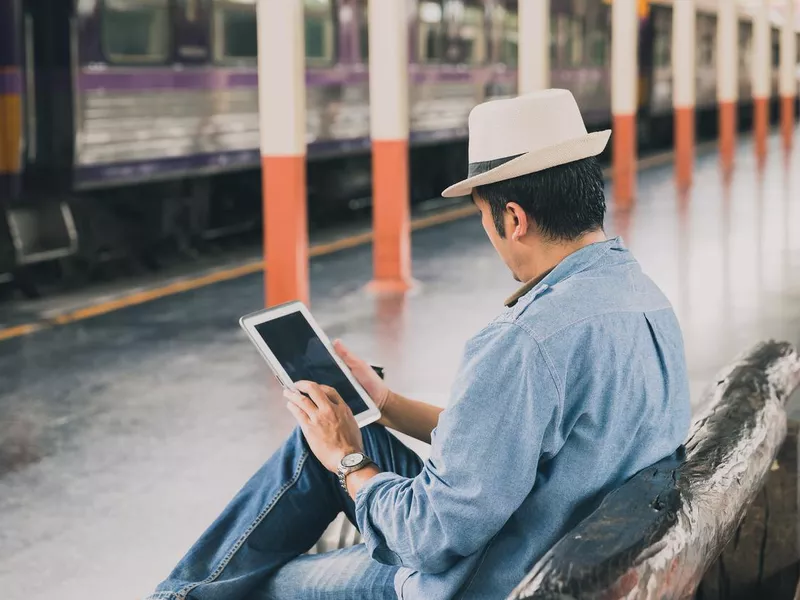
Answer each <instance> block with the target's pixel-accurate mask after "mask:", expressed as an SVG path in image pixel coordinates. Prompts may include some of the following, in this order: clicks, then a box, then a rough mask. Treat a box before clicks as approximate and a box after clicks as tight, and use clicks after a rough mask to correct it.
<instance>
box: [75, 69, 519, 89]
mask: <svg viewBox="0 0 800 600" xmlns="http://www.w3.org/2000/svg"><path fill="white" fill-rule="evenodd" d="M410 75H411V80H412V81H413V82H414V83H416V84H421V83H426V82H429V83H459V82H471V81H474V80H476V79H484V80H488V79H494V80H495V81H512V80H514V79H515V78H516V71H511V70H505V71H502V72H497V73H494V72H492V70H491V69H481V70H468V69H440V68H436V67H432V68H424V69H422V68H412V69H411V70H410ZM368 76H369V75H368V72H367V70H366V69H364V68H360V67H356V68H350V67H346V68H333V69H326V70H309V71H307V72H306V83H307V85H309V86H310V87H320V86H326V85H345V84H348V85H354V84H366V82H367V78H368ZM257 85H258V75H257V73H256V70H255V69H219V68H203V69H192V70H174V69H170V68H156V69H140V70H136V71H130V70H117V69H114V70H110V69H109V70H108V71H105V70H102V71H101V70H98V71H90V70H84V71H83V72H82V73H81V74H80V79H79V83H78V87H79V89H80V90H81V91H83V92H90V91H100V90H106V91H108V90H113V91H121V92H125V91H127V92H133V91H140V90H175V89H177V90H219V89H229V88H239V87H244V88H253V87H256V86H257Z"/></svg>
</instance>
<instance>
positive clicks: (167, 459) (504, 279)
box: [0, 138, 800, 600]
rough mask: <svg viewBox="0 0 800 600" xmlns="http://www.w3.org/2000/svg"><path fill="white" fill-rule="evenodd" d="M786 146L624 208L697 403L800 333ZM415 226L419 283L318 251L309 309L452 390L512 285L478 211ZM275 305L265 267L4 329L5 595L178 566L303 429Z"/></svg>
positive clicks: (138, 586)
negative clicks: (477, 335)
mask: <svg viewBox="0 0 800 600" xmlns="http://www.w3.org/2000/svg"><path fill="white" fill-rule="evenodd" d="M796 143H797V144H798V146H800V138H798V140H797V142H796ZM770 152H771V154H770V160H769V162H768V164H767V165H766V168H765V170H764V172H763V174H761V175H758V174H757V169H756V166H755V163H754V160H753V149H752V145H751V144H750V143H749V142H748V141H745V142H744V143H743V144H742V145H741V147H740V150H739V156H738V163H737V170H736V173H735V175H734V179H733V181H732V184H731V185H730V186H729V187H727V188H725V187H724V186H722V185H721V176H720V174H719V171H718V168H717V158H716V156H715V155H713V154H712V155H709V156H706V157H702V158H700V159H699V161H698V165H697V171H696V180H695V186H694V189H693V191H692V193H691V195H685V196H681V195H678V194H676V192H675V189H674V185H673V179H672V171H671V169H670V168H668V167H662V168H656V169H653V170H649V171H646V172H644V173H642V174H641V176H640V179H639V198H640V200H639V202H638V204H637V206H636V208H635V210H634V211H633V212H632V213H630V214H629V215H624V214H614V213H612V214H611V215H610V216H609V220H608V231H609V233H610V234H614V235H616V234H621V235H623V237H624V239H625V240H626V242H627V243H628V245H629V246H630V247H631V248H632V249H633V251H634V253H635V255H636V256H637V257H638V258H639V260H640V262H641V263H642V264H643V266H644V268H645V269H646V270H647V271H648V272H649V273H650V274H651V276H652V277H653V278H654V279H655V280H656V281H657V282H658V283H659V284H660V285H661V286H662V288H663V289H664V290H665V292H666V293H667V295H668V296H669V297H670V299H671V300H672V302H673V303H674V305H675V308H676V310H677V313H678V315H679V318H680V320H681V323H682V325H683V329H684V334H685V338H686V345H687V354H688V361H689V365H690V373H691V378H692V393H693V397H694V400H695V402H697V399H698V398H699V395H700V393H701V391H702V388H703V387H704V386H705V385H706V384H707V383H709V382H710V381H711V380H712V377H713V375H714V373H715V372H716V371H717V369H719V368H720V367H721V366H722V365H723V364H724V363H725V362H727V361H728V360H730V359H731V358H732V357H733V356H734V355H736V354H737V353H739V352H740V351H742V350H744V349H746V348H747V347H748V346H749V345H751V344H753V343H755V342H756V341H758V340H761V339H765V338H770V337H776V338H782V339H786V340H789V341H791V342H793V343H798V341H800V339H799V338H800V236H798V235H797V233H796V230H797V226H796V225H797V224H798V223H800V194H798V192H800V181H799V180H800V150H797V151H796V152H795V154H794V155H793V157H792V158H791V159H790V161H789V162H788V163H785V161H784V159H783V155H782V153H781V152H780V148H779V144H778V140H777V138H773V139H772V140H771V145H770ZM413 244H414V245H413V251H414V276H415V277H416V278H417V279H418V280H419V282H420V284H419V286H418V288H417V289H416V291H415V292H414V293H413V294H411V295H409V297H407V298H405V299H377V298H374V297H371V296H370V295H368V294H367V293H365V292H363V291H362V288H363V286H364V284H365V283H367V281H368V279H369V275H370V269H371V255H370V250H369V248H368V247H367V248H357V249H353V250H348V251H343V252H340V253H337V254H334V255H331V256H327V257H324V258H320V259H316V260H314V261H313V262H312V269H311V272H312V311H313V312H314V314H315V315H316V316H317V318H318V320H319V321H320V323H321V324H322V326H323V327H324V328H325V329H326V331H327V332H328V333H329V335H330V336H331V337H339V336H340V337H342V338H344V339H345V340H346V341H347V342H348V343H349V344H350V345H351V346H352V347H353V349H354V350H356V351H357V352H359V353H360V354H362V355H363V356H364V357H366V358H369V359H371V360H373V361H376V362H379V363H381V364H383V365H384V366H385V367H386V369H387V374H388V380H389V382H390V383H391V384H392V385H393V386H395V387H396V388H397V389H398V390H399V391H402V392H404V393H406V394H408V395H410V396H414V397H419V398H421V399H425V400H428V401H432V402H437V403H442V404H444V403H445V401H446V398H447V392H448V388H449V385H450V381H451V378H452V377H453V375H454V372H455V369H456V367H457V363H458V359H459V354H460V351H461V348H462V345H463V342H464V341H465V340H466V339H467V338H468V337H469V336H470V335H471V334H472V333H473V332H475V331H477V330H478V329H479V328H480V327H482V325H483V324H485V322H486V321H487V320H489V319H490V318H491V317H492V316H493V315H494V314H495V313H496V312H497V311H499V310H500V309H501V308H502V302H503V299H504V298H505V297H506V296H507V295H508V293H509V292H511V291H513V290H514V289H515V288H516V284H515V282H514V281H513V280H512V279H511V277H510V276H509V274H508V273H507V271H506V269H505V268H504V267H503V265H502V264H501V263H500V261H499V259H498V258H497V257H496V256H495V254H494V251H493V250H492V248H491V246H490V245H489V243H488V241H487V240H486V239H485V235H484V233H483V231H482V229H481V226H480V223H479V221H478V218H477V216H476V217H471V218H467V219H464V220H462V221H458V222H455V223H450V224H448V225H443V226H441V227H437V228H433V229H429V230H425V231H422V232H418V233H417V234H415V236H414V242H413ZM261 303H262V283H261V276H260V275H252V276H247V277H243V278H240V279H237V280H234V281H228V282H224V283H220V284H216V285H214V286H211V287H206V288H203V289H199V290H194V291H191V292H187V293H184V294H181V295H177V296H172V297H168V298H163V299H160V300H157V301H154V302H152V303H148V304H144V305H141V306H135V307H131V308H128V309H124V310H121V311H118V312H114V313H111V314H108V315H104V316H100V317H96V318H94V319H90V320H87V321H82V322H78V323H73V324H70V325H66V326H63V327H57V328H54V329H50V330H46V331H41V332H38V333H35V334H32V335H29V336H26V337H21V338H17V339H13V340H9V341H5V342H3V343H1V344H0V597H2V598H3V599H4V600H22V599H24V600H52V599H54V598H58V599H59V600H78V599H81V600H86V599H95V598H97V599H103V600H116V599H120V600H132V599H134V598H138V597H141V596H142V595H143V594H145V593H146V592H147V591H148V590H150V589H151V588H152V587H153V586H154V585H155V584H156V583H157V582H158V581H159V580H160V579H161V578H162V577H163V576H165V575H166V574H167V572H168V570H169V569H170V568H171V567H172V565H173V564H174V562H175V561H176V560H177V559H178V558H179V557H180V556H181V555H182V553H183V552H184V551H185V550H186V549H187V547H188V546H189V544H190V543H191V542H192V541H194V539H195V538H196V537H197V536H198V535H199V534H200V533H201V532H202V530H203V529H204V527H205V526H206V525H207V524H208V523H209V522H210V521H211V519H212V518H213V517H214V516H215V515H216V514H217V513H218V511H219V510H220V509H221V508H222V507H223V506H224V505H225V504H226V503H227V501H228V500H229V499H230V498H231V497H232V495H233V494H234V493H235V492H236V491H237V489H238V488H239V486H240V485H241V484H242V483H243V482H244V481H245V480H246V479H247V478H248V477H249V476H250V474H251V473H252V472H253V471H254V470H255V469H256V468H257V467H258V466H259V465H260V464H261V462H263V460H265V458H266V457H267V456H268V455H269V454H270V453H271V452H272V451H273V450H274V449H275V448H276V447H277V446H278V445H279V444H280V443H281V441H282V439H283V438H284V436H285V435H286V434H287V433H288V431H289V430H290V428H291V427H292V421H291V418H290V415H289V414H288V413H287V412H286V411H285V409H284V408H283V401H282V399H281V396H280V393H279V391H278V390H277V388H276V386H275V384H274V382H273V380H272V377H271V376H270V374H269V371H268V369H267V368H266V366H265V365H264V364H263V362H262V360H261V358H260V357H259V356H258V354H257V353H256V351H255V350H254V349H253V348H252V347H251V345H250V343H249V342H248V341H247V340H246V339H245V336H244V334H243V333H241V332H240V330H239V327H238V325H237V319H238V318H239V317H240V316H241V315H242V314H245V313H247V312H250V311H252V310H254V309H256V308H258V307H259V306H260V305H261Z"/></svg>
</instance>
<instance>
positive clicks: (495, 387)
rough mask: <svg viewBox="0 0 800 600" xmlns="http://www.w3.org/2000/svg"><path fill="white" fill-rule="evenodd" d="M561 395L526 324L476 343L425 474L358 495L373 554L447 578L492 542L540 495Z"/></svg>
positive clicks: (493, 330)
mask: <svg viewBox="0 0 800 600" xmlns="http://www.w3.org/2000/svg"><path fill="white" fill-rule="evenodd" d="M559 397H560V395H559V392H558V386H557V384H556V380H555V378H554V377H553V373H552V371H551V369H550V367H549V362H548V360H547V358H546V357H545V356H544V355H543V353H542V350H541V349H540V347H539V344H538V343H537V341H536V340H535V339H534V338H533V336H531V335H530V334H529V333H528V332H527V331H526V330H524V329H522V328H521V327H520V326H519V325H517V324H514V323H495V324H492V325H490V326H489V327H487V328H486V329H484V330H483V331H482V332H480V333H479V334H478V335H476V336H475V337H474V338H473V339H472V340H470V341H469V342H468V343H467V346H466V349H465V352H464V357H463V360H462V362H461V366H460V368H459V372H458V376H457V378H456V382H455V384H454V387H453V392H452V397H451V401H450V405H449V407H448V408H447V409H446V410H445V411H444V412H443V413H442V414H441V416H440V418H439V425H438V427H437V429H436V430H434V435H433V439H432V444H431V456H430V459H429V460H428V461H426V463H425V465H424V467H423V470H422V472H421V473H420V474H419V475H418V476H417V477H415V478H413V479H409V478H405V477H401V476H399V475H396V474H393V473H381V474H380V475H378V476H376V477H374V478H372V479H371V480H370V481H369V482H367V483H366V484H365V485H364V486H363V487H362V488H361V489H360V490H359V492H358V494H357V496H356V520H357V522H358V526H359V529H360V530H361V534H362V536H363V538H364V542H365V544H366V546H367V549H368V550H369V552H370V554H371V555H372V557H373V558H374V559H375V560H377V561H379V562H382V563H385V564H390V565H399V566H404V567H408V568H411V569H415V570H417V571H421V572H426V573H439V572H442V571H444V570H446V569H448V568H450V567H451V566H452V565H453V564H455V562H456V561H458V560H459V559H460V558H462V557H465V556H469V555H470V554H473V553H474V552H476V551H477V550H479V549H480V548H481V547H483V546H484V545H485V544H486V543H488V542H489V540H490V539H491V538H492V537H493V536H494V535H495V534H496V533H497V532H498V531H500V529H501V528H502V526H503V524H504V523H505V522H506V521H507V520H508V519H509V517H510V516H511V515H512V514H513V513H514V512H515V511H516V510H517V509H518V508H519V506H520V505H521V504H522V502H523V500H524V499H525V498H526V497H527V496H528V494H529V493H530V492H531V490H532V489H533V486H534V482H535V480H536V473H537V467H538V463H539V458H540V453H541V451H542V444H543V440H544V439H545V437H546V436H548V435H552V432H553V428H554V427H555V426H556V421H557V419H558V418H560V416H559V415H560V411H559V406H560V405H561V404H560V402H559Z"/></svg>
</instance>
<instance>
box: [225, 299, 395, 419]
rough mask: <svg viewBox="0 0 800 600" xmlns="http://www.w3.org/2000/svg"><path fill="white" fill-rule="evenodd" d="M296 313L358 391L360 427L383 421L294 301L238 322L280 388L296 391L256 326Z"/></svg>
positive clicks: (302, 307)
mask: <svg viewBox="0 0 800 600" xmlns="http://www.w3.org/2000/svg"><path fill="white" fill-rule="evenodd" d="M296 312H299V313H300V314H301V315H303V317H304V318H305V320H306V321H307V322H308V324H309V325H310V326H311V329H312V330H313V331H314V333H315V334H316V335H317V338H318V339H319V340H320V341H321V342H322V344H323V345H324V346H325V348H326V349H327V350H328V352H329V353H330V355H331V356H332V357H333V360H334V361H335V362H336V364H337V365H339V368H340V369H341V370H342V372H343V373H344V375H345V377H347V379H348V380H349V381H350V383H351V384H352V386H353V388H354V389H355V390H356V392H358V395H359V396H361V400H362V401H363V402H364V404H366V406H367V410H365V411H363V412H360V413H358V414H357V415H355V418H356V423H358V426H359V427H364V426H365V425H369V424H370V423H374V422H375V421H377V420H378V419H380V418H381V412H380V410H379V409H378V407H377V406H375V402H373V401H372V398H370V397H369V394H367V392H366V390H365V389H364V388H363V387H361V384H360V383H358V381H356V378H355V377H354V376H353V374H352V373H351V372H350V369H349V368H347V365H345V364H344V361H343V360H342V359H341V358H340V357H339V355H338V354H336V351H335V350H334V349H333V344H331V341H330V340H329V339H328V336H327V335H325V332H324V331H323V330H322V329H321V328H320V326H319V325H318V324H317V322H316V320H315V319H314V317H313V316H312V315H311V312H310V311H309V310H308V308H307V307H306V305H305V304H303V303H302V302H299V301H294V302H287V303H286V304H281V305H279V306H275V307H273V308H267V309H264V310H260V311H258V312H255V313H251V314H249V315H245V316H243V317H242V318H241V319H239V325H241V327H242V329H244V331H245V333H247V337H249V338H250V341H251V342H253V344H254V345H255V347H256V348H257V349H258V351H259V352H260V353H261V356H263V357H264V360H266V361H267V364H268V365H269V366H270V368H271V369H272V372H273V373H274V374H275V376H276V378H277V379H278V381H279V382H280V384H281V385H282V386H283V387H285V388H288V389H295V388H294V382H293V381H292V378H291V377H289V374H288V373H287V372H286V370H285V369H284V368H283V366H282V365H281V363H280V362H279V361H278V359H277V357H276V356H275V355H274V354H273V353H272V350H270V348H269V346H268V345H267V343H266V342H265V341H264V340H263V339H262V338H261V336H260V335H259V333H258V331H257V330H256V326H258V325H261V324H262V323H266V322H268V321H273V320H275V319H277V318H280V317H285V316H286V315H290V314H292V313H296Z"/></svg>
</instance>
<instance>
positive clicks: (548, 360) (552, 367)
mask: <svg viewBox="0 0 800 600" xmlns="http://www.w3.org/2000/svg"><path fill="white" fill-rule="evenodd" d="M508 324H509V325H514V326H516V327H519V328H520V329H521V330H522V331H524V332H525V333H526V334H528V337H530V338H531V339H532V340H533V342H534V343H535V344H536V348H537V349H538V350H539V354H541V355H542V358H543V359H544V363H545V364H546V365H547V371H548V372H549V373H550V377H551V378H552V379H553V385H555V386H556V392H557V393H558V399H559V407H560V406H561V405H562V404H563V402H564V391H563V390H562V389H561V385H559V383H558V378H557V377H556V370H555V364H554V363H553V359H552V358H550V355H549V354H548V353H547V350H546V349H545V348H544V347H543V346H542V344H541V342H540V341H539V339H538V338H537V337H536V334H534V333H533V331H531V330H530V329H528V327H527V326H526V325H524V324H523V323H520V322H519V321H510V322H508ZM560 412H561V410H560V408H559V413H560ZM558 420H559V423H560V422H561V416H560V414H559V419H558Z"/></svg>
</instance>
